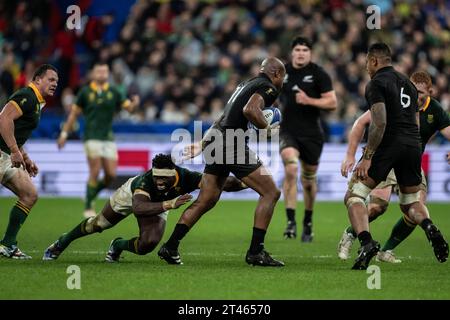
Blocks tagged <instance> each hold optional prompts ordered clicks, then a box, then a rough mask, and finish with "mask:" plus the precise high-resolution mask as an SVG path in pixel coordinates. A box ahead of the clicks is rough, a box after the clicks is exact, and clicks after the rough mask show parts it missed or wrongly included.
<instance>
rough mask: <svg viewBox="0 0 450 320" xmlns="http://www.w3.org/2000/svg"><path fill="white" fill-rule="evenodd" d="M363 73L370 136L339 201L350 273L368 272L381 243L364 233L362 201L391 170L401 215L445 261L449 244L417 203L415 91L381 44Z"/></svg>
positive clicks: (372, 48) (418, 150)
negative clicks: (352, 251) (352, 252)
mask: <svg viewBox="0 0 450 320" xmlns="http://www.w3.org/2000/svg"><path fill="white" fill-rule="evenodd" d="M366 68H367V71H368V73H369V76H370V78H371V80H370V81H369V83H368V84H367V86H366V100H367V102H368V105H369V106H370V113H371V119H372V120H371V122H370V126H369V136H368V142H367V145H366V147H365V148H364V153H363V156H362V159H361V161H360V162H359V163H358V164H357V165H356V168H355V170H354V173H353V176H352V181H351V182H350V183H349V187H348V190H347V193H346V195H345V199H344V202H345V204H346V206H347V209H348V216H349V219H350V222H351V225H352V227H353V229H354V230H355V232H356V234H357V237H358V240H359V241H360V244H361V248H360V249H359V254H358V257H357V258H356V260H355V263H354V265H353V267H352V269H357V270H364V269H367V266H368V265H369V262H370V260H371V259H372V257H373V256H375V255H376V254H377V252H378V251H379V249H380V244H379V243H378V242H377V241H375V240H373V239H372V235H371V234H370V232H369V212H368V210H367V207H366V203H365V200H366V198H367V197H368V196H369V194H370V192H371V191H372V189H374V188H375V187H376V186H377V185H378V184H379V183H380V182H381V181H384V180H386V178H387V176H388V173H389V171H391V169H394V172H395V176H396V177H397V181H398V185H399V189H400V191H399V200H400V208H401V210H402V212H403V213H404V214H405V215H406V216H408V218H409V219H410V220H411V221H412V222H413V223H415V224H420V226H421V227H422V228H423V229H424V231H425V234H426V236H427V238H428V240H429V241H431V243H432V246H433V248H434V253H435V255H436V257H437V259H438V260H439V261H441V262H444V261H445V260H446V259H447V257H448V244H447V242H446V241H445V239H444V238H443V236H442V234H441V232H440V231H439V230H438V228H437V227H436V226H435V225H434V224H433V223H432V221H431V220H430V218H429V214H428V209H427V208H426V206H425V205H424V204H423V203H422V202H421V201H420V183H421V169H420V164H421V155H422V150H421V143H420V135H419V127H418V121H417V120H418V114H417V112H418V111H419V110H418V106H417V99H418V94H417V90H416V88H415V87H414V85H413V84H412V83H411V81H410V80H409V79H408V78H407V77H405V76H404V75H403V74H401V73H399V72H397V71H395V69H394V68H393V67H392V65H391V51H390V49H389V47H388V46H387V45H386V44H384V43H375V44H373V45H371V46H370V48H369V51H368V54H367V57H366Z"/></svg>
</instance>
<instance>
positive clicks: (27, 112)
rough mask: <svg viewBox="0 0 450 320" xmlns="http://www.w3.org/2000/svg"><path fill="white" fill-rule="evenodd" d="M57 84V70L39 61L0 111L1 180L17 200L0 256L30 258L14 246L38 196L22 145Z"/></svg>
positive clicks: (33, 170) (34, 168) (32, 166)
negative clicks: (27, 78)
mask: <svg viewBox="0 0 450 320" xmlns="http://www.w3.org/2000/svg"><path fill="white" fill-rule="evenodd" d="M57 85H58V73H57V70H56V68H55V67H53V66H52V65H49V64H44V65H41V66H40V67H39V68H38V69H37V70H36V71H35V73H34V75H33V79H32V81H31V82H30V84H29V85H28V86H27V87H25V88H22V89H20V90H17V91H16V92H15V93H13V94H12V96H11V97H10V98H9V99H8V102H7V103H6V105H5V106H4V108H3V109H2V111H1V113H0V182H1V184H2V185H3V186H5V187H6V188H8V189H9V190H11V191H12V192H13V193H14V194H15V195H16V196H17V197H18V198H19V200H18V201H17V202H16V204H15V205H14V206H13V208H12V209H11V211H10V216H9V223H8V226H7V228H6V233H5V235H4V237H3V239H2V240H1V241H0V256H3V257H7V258H13V259H30V258H31V257H30V256H28V255H26V254H25V253H23V252H22V251H21V250H20V249H19V248H18V247H17V234H18V232H19V230H20V227H21V226H22V225H23V224H24V222H25V220H26V218H27V217H28V214H29V213H30V210H31V208H32V207H33V205H34V204H35V203H36V201H37V199H38V194H37V190H36V187H35V186H34V185H33V182H32V181H31V177H35V176H36V175H37V174H38V172H39V169H38V167H37V166H36V164H35V163H34V161H32V160H31V159H30V157H29V156H28V155H27V153H26V152H25V150H24V149H23V145H24V144H25V142H26V141H27V140H28V138H29V137H30V136H31V133H32V131H33V130H34V129H36V128H37V126H38V124H39V120H40V117H41V110H42V108H43V107H44V105H45V100H44V98H45V97H47V96H53V95H54V93H55V90H56V86H57Z"/></svg>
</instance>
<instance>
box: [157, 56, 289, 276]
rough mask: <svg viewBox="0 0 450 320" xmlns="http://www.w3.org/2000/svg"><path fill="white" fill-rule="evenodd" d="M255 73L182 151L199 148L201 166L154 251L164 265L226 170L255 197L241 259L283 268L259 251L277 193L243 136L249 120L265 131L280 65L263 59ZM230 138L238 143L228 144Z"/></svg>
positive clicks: (212, 200)
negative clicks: (189, 197) (189, 198)
mask: <svg viewBox="0 0 450 320" xmlns="http://www.w3.org/2000/svg"><path fill="white" fill-rule="evenodd" d="M260 71H261V72H260V74H259V75H258V76H257V77H255V78H252V79H249V80H247V81H244V82H242V83H241V84H239V85H238V87H237V88H236V89H235V91H234V92H233V94H232V96H231V97H230V99H229V100H228V103H227V105H226V106H225V110H224V114H223V115H222V117H221V118H220V119H219V120H218V121H217V122H215V123H214V124H213V126H212V127H211V128H210V130H209V131H208V133H207V134H206V135H205V137H204V138H203V140H202V142H201V146H202V148H198V144H193V145H191V147H190V148H188V149H187V151H188V156H192V157H193V156H196V155H197V154H198V153H199V152H196V151H197V150H199V149H200V150H203V151H204V152H203V154H204V155H205V159H206V166H205V171H204V175H203V177H202V185H201V188H200V194H199V196H198V198H197V199H196V200H195V201H194V202H193V203H192V204H191V205H190V206H189V207H188V208H187V209H186V210H185V211H184V212H183V214H182V216H181V217H180V219H179V220H178V224H177V225H176V226H175V229H174V231H173V233H172V235H171V236H170V238H169V240H168V241H167V242H166V243H165V244H164V245H163V246H161V248H160V250H159V252H158V255H159V256H160V257H161V259H164V260H166V261H167V262H168V263H170V264H180V263H181V259H180V255H179V253H178V246H179V245H180V241H181V239H183V237H184V236H185V235H186V234H187V233H188V231H189V230H190V229H191V228H192V227H193V226H194V225H195V223H196V222H197V221H198V220H199V219H200V218H201V216H202V215H203V214H204V213H206V212H208V211H209V210H211V209H212V208H213V207H214V206H215V204H216V203H217V201H218V200H219V198H220V194H221V193H222V190H223V188H224V185H225V182H226V179H227V177H228V175H229V174H230V172H231V173H233V174H234V175H235V176H236V177H237V178H238V179H240V180H241V181H242V182H243V183H245V184H246V185H247V186H248V187H250V188H252V189H253V190H255V191H256V192H258V194H259V195H260V198H259V200H258V204H257V206H256V210H255V219H254V225H253V236H252V240H251V244H250V248H249V250H248V251H247V255H246V257H245V261H246V262H247V263H248V264H252V265H259V266H272V267H280V266H284V263H283V262H281V261H277V260H275V259H273V258H272V257H271V256H270V254H269V253H268V252H267V251H266V250H265V249H264V237H265V234H266V231H267V228H268V226H269V224H270V220H271V218H272V215H273V210H274V207H275V204H276V202H277V201H278V199H279V197H280V191H279V190H278V188H277V187H276V185H275V182H274V181H273V178H272V176H271V175H270V174H269V172H268V171H267V169H266V168H265V167H264V166H263V164H262V163H261V161H260V160H259V159H258V157H257V155H256V154H255V153H254V152H253V151H252V150H250V149H249V147H248V144H247V140H246V139H244V138H243V136H244V135H245V133H244V132H245V131H246V130H247V124H248V122H249V121H250V122H252V123H253V124H254V125H255V126H256V127H257V128H260V129H264V128H265V129H267V132H268V135H270V134H271V127H270V124H267V122H266V120H265V119H264V115H263V112H262V109H264V107H268V106H271V105H272V104H273V102H274V101H275V99H276V98H277V96H278V93H279V90H280V89H281V87H282V85H283V78H284V75H285V68H284V65H283V63H282V62H281V61H280V60H278V59H277V58H267V59H265V60H264V61H263V62H262V64H261V69H260ZM235 138H237V139H238V141H239V140H240V142H241V143H237V144H236V143H234V142H235ZM240 138H242V139H240ZM213 139H214V140H213ZM230 142H231V143H230ZM216 157H217V159H216Z"/></svg>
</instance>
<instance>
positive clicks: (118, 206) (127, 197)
mask: <svg viewBox="0 0 450 320" xmlns="http://www.w3.org/2000/svg"><path fill="white" fill-rule="evenodd" d="M134 178H135V177H133V178H130V179H128V181H127V182H125V183H124V184H123V185H122V186H121V187H120V188H119V189H117V190H116V192H114V193H113V195H112V196H111V197H110V198H109V203H110V205H111V208H112V209H113V210H114V212H117V213H119V214H121V215H124V216H128V215H130V214H132V213H133V208H132V199H133V195H132V193H131V182H132V181H133V179H134ZM168 213H169V211H165V212H163V213H160V214H158V216H159V217H161V218H162V219H164V220H165V221H167V215H168Z"/></svg>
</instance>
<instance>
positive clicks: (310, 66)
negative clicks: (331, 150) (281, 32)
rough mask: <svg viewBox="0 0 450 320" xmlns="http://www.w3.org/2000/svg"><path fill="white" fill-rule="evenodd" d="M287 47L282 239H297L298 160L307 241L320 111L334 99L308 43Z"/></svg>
mask: <svg viewBox="0 0 450 320" xmlns="http://www.w3.org/2000/svg"><path fill="white" fill-rule="evenodd" d="M291 47H292V53H291V55H292V60H291V63H289V64H287V65H286V77H285V79H284V84H283V90H282V92H281V94H280V100H281V103H282V106H283V111H282V113H283V120H282V122H281V127H280V152H281V157H282V159H283V163H284V172H285V178H284V182H283V194H284V203H285V207H286V215H287V223H288V224H287V228H286V230H285V232H284V236H285V237H286V238H295V237H296V236H297V225H296V221H295V209H296V207H297V179H298V178H297V176H298V162H299V159H300V162H301V165H302V168H301V183H302V188H303V199H304V203H305V215H304V218H303V233H302V241H303V242H311V241H312V239H313V233H312V214H313V207H314V201H315V198H316V193H317V182H316V173H317V168H318V165H319V158H320V155H321V153H322V147H323V143H324V135H323V129H322V126H321V124H320V112H321V110H328V111H331V110H335V109H336V107H337V100H336V94H335V92H334V90H333V86H332V83H331V79H330V76H329V75H328V74H327V73H326V72H325V70H323V69H322V67H320V66H318V65H317V64H315V63H313V62H311V49H312V45H311V42H310V41H309V40H308V39H306V38H303V37H296V38H295V39H294V40H293V41H292V45H291Z"/></svg>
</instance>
